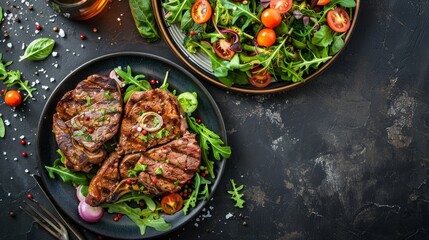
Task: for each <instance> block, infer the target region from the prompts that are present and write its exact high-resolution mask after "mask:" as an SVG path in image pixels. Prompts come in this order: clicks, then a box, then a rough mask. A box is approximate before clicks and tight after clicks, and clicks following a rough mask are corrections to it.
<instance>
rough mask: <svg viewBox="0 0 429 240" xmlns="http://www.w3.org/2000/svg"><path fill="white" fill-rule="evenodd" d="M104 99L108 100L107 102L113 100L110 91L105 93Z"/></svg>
mask: <svg viewBox="0 0 429 240" xmlns="http://www.w3.org/2000/svg"><path fill="white" fill-rule="evenodd" d="M104 97H105V98H107V100H112V96H110V90H107V91H105V92H104Z"/></svg>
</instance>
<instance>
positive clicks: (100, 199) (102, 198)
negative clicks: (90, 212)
mask: <svg viewBox="0 0 429 240" xmlns="http://www.w3.org/2000/svg"><path fill="white" fill-rule="evenodd" d="M120 158H121V156H120V155H119V154H117V153H116V152H112V153H111V154H110V155H109V157H108V158H107V159H106V160H105V161H104V163H103V165H102V166H101V168H100V169H99V170H98V172H97V174H96V175H95V176H94V177H93V178H92V180H91V183H90V184H89V188H88V195H87V196H86V198H85V201H86V202H87V203H88V204H89V205H91V206H98V205H100V204H101V203H104V202H106V201H107V199H108V198H109V196H110V195H111V194H112V192H113V190H114V189H115V188H116V185H117V184H118V182H119V180H120V179H119V171H118V170H119V168H118V166H119V160H120Z"/></svg>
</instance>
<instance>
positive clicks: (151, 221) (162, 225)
mask: <svg viewBox="0 0 429 240" xmlns="http://www.w3.org/2000/svg"><path fill="white" fill-rule="evenodd" d="M103 206H104V207H107V208H108V210H107V211H108V212H109V213H121V214H124V215H126V216H127V217H128V218H129V219H130V220H131V221H133V222H134V223H135V224H136V225H137V226H138V227H139V229H140V234H141V235H144V234H145V232H146V227H152V228H154V229H155V230H157V231H167V230H169V229H170V228H171V225H170V224H169V223H167V222H166V221H165V220H164V219H163V218H161V217H159V215H158V212H157V211H152V210H151V209H149V208H145V209H140V208H132V207H130V206H128V205H127V204H126V203H114V204H104V205H103Z"/></svg>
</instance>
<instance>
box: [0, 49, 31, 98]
mask: <svg viewBox="0 0 429 240" xmlns="http://www.w3.org/2000/svg"><path fill="white" fill-rule="evenodd" d="M2 57H3V55H2V54H1V53H0V80H3V82H4V84H6V86H7V87H12V86H15V85H18V86H19V88H18V90H23V91H26V92H27V96H25V97H24V101H25V100H27V98H28V97H33V94H32V92H33V91H35V90H36V88H32V87H30V86H29V85H28V81H22V80H21V72H20V71H18V70H15V71H13V70H10V71H7V70H6V67H8V66H10V65H11V64H12V62H11V61H9V62H6V63H3V60H2Z"/></svg>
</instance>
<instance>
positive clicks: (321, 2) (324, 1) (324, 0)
mask: <svg viewBox="0 0 429 240" xmlns="http://www.w3.org/2000/svg"><path fill="white" fill-rule="evenodd" d="M329 2H331V0H319V1H318V2H317V4H316V5H317V6H324V5H326V4H328V3H329Z"/></svg>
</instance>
